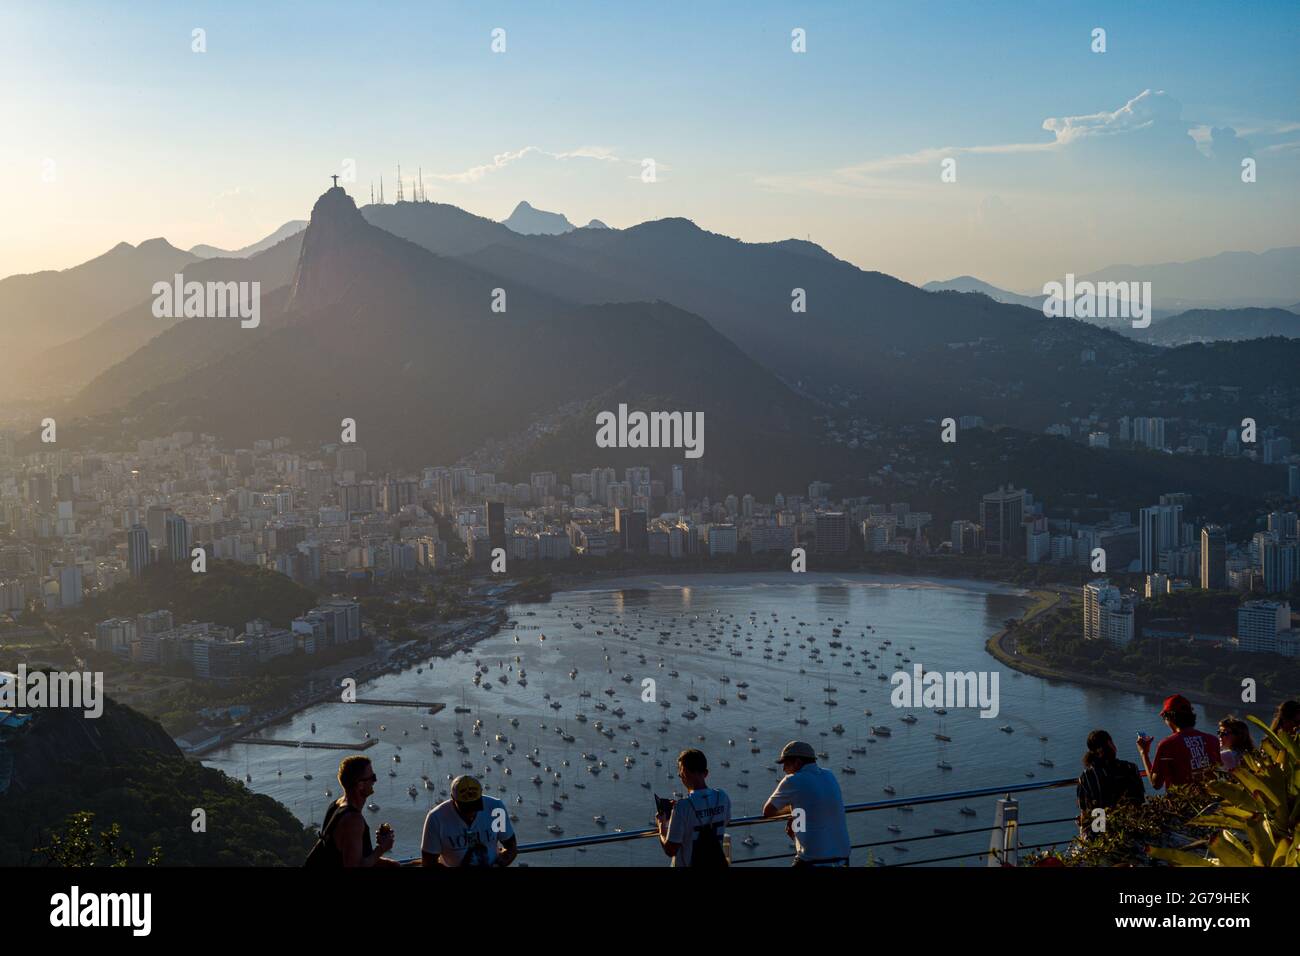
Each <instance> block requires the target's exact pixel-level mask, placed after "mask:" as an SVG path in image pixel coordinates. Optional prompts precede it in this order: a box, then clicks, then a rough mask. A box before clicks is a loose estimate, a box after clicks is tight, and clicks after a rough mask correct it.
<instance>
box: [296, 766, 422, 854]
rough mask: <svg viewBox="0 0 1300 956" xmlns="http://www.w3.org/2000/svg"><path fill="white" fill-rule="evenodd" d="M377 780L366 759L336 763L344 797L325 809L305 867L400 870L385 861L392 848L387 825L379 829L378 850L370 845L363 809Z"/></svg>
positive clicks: (391, 832) (390, 834) (391, 837)
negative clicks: (367, 867)
mask: <svg viewBox="0 0 1300 956" xmlns="http://www.w3.org/2000/svg"><path fill="white" fill-rule="evenodd" d="M376 779H377V778H376V776H375V769H374V767H373V766H372V765H371V763H370V758H369V757H362V756H361V755H359V754H354V755H353V756H351V757H344V758H343V759H342V760H341V761H340V762H339V784H340V785H341V786H342V787H343V796H341V797H339V798H338V799H337V800H336V801H334V802H333V803H331V804H330V805H329V808H328V809H326V811H325V819H324V820H322V821H321V827H320V835H319V836H318V837H317V838H316V845H315V846H313V847H312V849H311V853H309V854H308V855H307V862H306V864H305V865H306V866H309V867H321V868H334V867H343V866H401V864H400V863H398V862H397V861H396V860H389V859H387V858H385V857H384V854H385V853H387V852H388V851H389V850H391V849H392V848H393V840H394V836H393V828H392V827H390V826H389V825H388V824H387V823H385V824H384V825H383V826H381V827H380V828H379V846H377V847H376V846H373V845H372V844H371V842H370V825H369V824H368V823H366V818H365V814H363V813H362V809H363V808H364V807H365V805H366V798H367V797H368V796H370V795H371V794H372V793H374V792H375V780H376Z"/></svg>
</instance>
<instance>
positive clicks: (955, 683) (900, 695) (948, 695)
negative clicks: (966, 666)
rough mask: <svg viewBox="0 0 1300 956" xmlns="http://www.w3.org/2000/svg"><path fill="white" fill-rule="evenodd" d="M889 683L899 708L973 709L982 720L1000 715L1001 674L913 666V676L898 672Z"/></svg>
mask: <svg viewBox="0 0 1300 956" xmlns="http://www.w3.org/2000/svg"><path fill="white" fill-rule="evenodd" d="M889 683H890V685H891V686H892V687H893V688H894V689H893V691H892V692H891V693H890V695H889V702H890V703H891V704H893V705H894V706H895V707H945V708H957V707H969V708H979V712H980V716H981V717H996V716H997V715H998V710H999V704H998V672H997V671H964V672H963V671H927V670H925V668H924V667H923V666H922V665H921V664H913V665H912V673H911V674H909V673H907V671H895V672H894V674H893V676H891V677H890V678H889Z"/></svg>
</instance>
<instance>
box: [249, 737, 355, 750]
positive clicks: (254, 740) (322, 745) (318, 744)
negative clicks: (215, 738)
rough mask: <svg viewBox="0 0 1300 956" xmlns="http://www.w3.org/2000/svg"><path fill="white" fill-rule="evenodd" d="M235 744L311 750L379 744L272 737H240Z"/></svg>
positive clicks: (352, 747) (353, 748) (342, 748)
mask: <svg viewBox="0 0 1300 956" xmlns="http://www.w3.org/2000/svg"><path fill="white" fill-rule="evenodd" d="M231 742H232V743H236V744H257V745H258V746H261V747H310V748H311V749H312V750H368V749H369V748H371V747H373V746H374V745H375V744H377V743H379V741H378V740H376V739H375V738H374V737H370V738H368V739H366V740H360V741H357V742H355V743H350V744H340V743H329V742H328V741H324V740H276V739H275V738H273V737H240V738H238V739H237V740H233V741H231Z"/></svg>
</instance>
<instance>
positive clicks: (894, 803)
mask: <svg viewBox="0 0 1300 956" xmlns="http://www.w3.org/2000/svg"><path fill="white" fill-rule="evenodd" d="M1076 783H1078V780H1077V779H1076V778H1075V777H1063V778H1061V779H1059V780H1040V781H1037V782H1035V783H1017V784H1012V785H1010V786H1000V787H976V788H973V789H969V790H950V791H946V792H943V793H931V794H923V795H921V796H916V797H893V798H891V799H889V800H871V801H867V802H864V803H851V804H848V805H846V806H845V807H844V812H845V813H846V814H847V813H864V812H870V811H873V810H889V809H892V808H894V807H911V806H917V805H923V804H929V803H946V802H948V801H950V800H971V799H975V798H978V797H993V796H1000V795H1002V794H1008V795H1009V794H1013V793H1029V792H1032V791H1035V790H1054V789H1059V788H1061V787H1072V786H1074V785H1075V784H1076ZM789 818H790V814H788V813H783V814H779V815H777V816H772V817H763V816H749V817H737V818H736V819H734V820H732V821H731V822H730V823H728V824H727V828H728V829H730V828H732V827H747V826H755V825H757V824H760V823H774V822H776V821H778V820H788V819H789ZM1021 825H1022V826H1026V825H1028V824H1027V823H1024V822H1022V823H1021ZM990 829H996V827H994V828H990ZM658 835H659V831H658V830H657V829H655V828H654V827H647V828H645V829H641V830H623V831H621V832H618V833H593V834H589V835H587V836H577V837H565V838H563V839H559V840H541V841H538V842H536V843H523V844H520V845H519V847H518V852H519V853H521V854H522V853H548V852H550V851H552V850H569V849H574V848H576V847H586V846H604V845H607V844H611V843H627V842H629V841H631V840H644V839H648V838H649V837H657V836H658ZM955 835H956V834H937V836H955ZM887 842H899V841H887ZM986 852H987V851H986ZM977 855H983V854H977ZM411 862H413V861H410V860H403V861H402V863H403V864H407V863H411ZM737 862H744V861H737Z"/></svg>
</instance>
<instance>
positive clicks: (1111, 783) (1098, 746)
mask: <svg viewBox="0 0 1300 956" xmlns="http://www.w3.org/2000/svg"><path fill="white" fill-rule="evenodd" d="M1075 795H1076V796H1077V798H1078V800H1079V833H1080V835H1081V836H1082V837H1083V838H1084V839H1091V838H1092V836H1093V835H1094V833H1099V832H1102V831H1100V830H1094V829H1093V819H1094V817H1093V813H1092V811H1093V810H1095V809H1097V808H1098V807H1100V808H1101V809H1103V810H1109V809H1111V808H1112V807H1116V806H1119V805H1120V804H1131V805H1134V806H1137V805H1140V804H1141V803H1142V801H1143V800H1145V799H1146V787H1145V785H1144V784H1143V783H1142V775H1141V774H1140V773H1139V772H1138V768H1137V765H1136V764H1133V763H1130V762H1129V761H1127V760H1120V759H1119V751H1118V750H1117V749H1116V748H1115V741H1114V740H1112V739H1111V736H1110V734H1108V733H1106V731H1104V730H1094V731H1093V732H1092V733H1090V734H1089V735H1088V752H1087V753H1085V754H1084V755H1083V773H1081V774H1079V782H1078V784H1077V785H1076V786H1075ZM1103 819H1104V818H1103Z"/></svg>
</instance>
